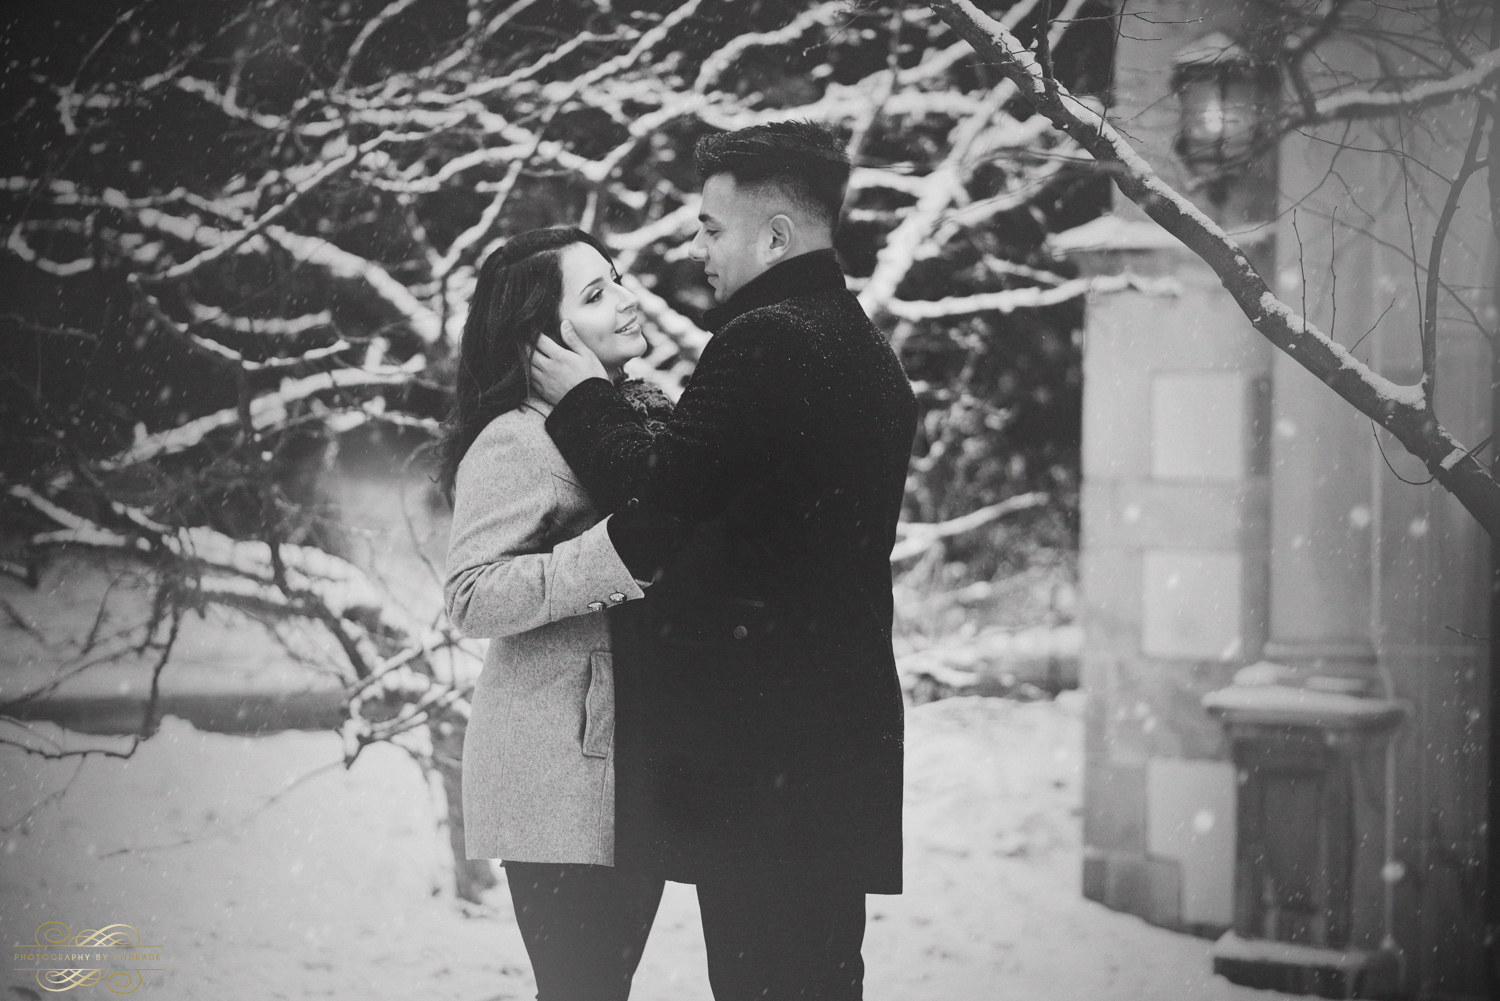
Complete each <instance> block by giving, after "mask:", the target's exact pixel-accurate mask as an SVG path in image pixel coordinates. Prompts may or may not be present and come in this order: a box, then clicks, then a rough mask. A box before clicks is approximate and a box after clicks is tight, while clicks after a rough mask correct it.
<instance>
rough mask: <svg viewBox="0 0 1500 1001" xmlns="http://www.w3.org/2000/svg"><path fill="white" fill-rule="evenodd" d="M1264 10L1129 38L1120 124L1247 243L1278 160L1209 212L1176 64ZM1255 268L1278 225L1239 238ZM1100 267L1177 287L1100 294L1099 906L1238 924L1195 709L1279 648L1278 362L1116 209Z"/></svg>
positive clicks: (1088, 875)
mask: <svg viewBox="0 0 1500 1001" xmlns="http://www.w3.org/2000/svg"><path fill="white" fill-rule="evenodd" d="M1254 7H1255V5H1254V4H1252V3H1248V2H1236V3H1208V2H1206V0H1192V2H1189V0H1169V2H1166V3H1165V4H1160V5H1158V6H1157V7H1156V8H1153V9H1154V10H1155V11H1156V14H1157V16H1156V17H1154V18H1153V30H1152V32H1151V33H1150V34H1151V36H1152V37H1149V38H1147V37H1140V38H1130V37H1122V38H1121V40H1120V43H1119V49H1118V51H1117V59H1116V65H1117V68H1118V75H1117V81H1116V101H1115V105H1114V107H1113V108H1112V115H1113V117H1114V119H1115V120H1116V121H1117V122H1118V123H1119V124H1120V125H1121V126H1122V127H1123V128H1125V129H1126V130H1127V131H1128V132H1129V134H1130V135H1131V137H1132V139H1133V141H1134V142H1135V144H1136V147H1137V149H1138V150H1140V152H1141V153H1142V154H1143V155H1144V156H1145V157H1146V158H1147V160H1148V161H1149V162H1150V163H1151V164H1152V165H1153V166H1154V167H1156V169H1157V170H1158V171H1159V172H1160V173H1161V174H1162V176H1163V177H1164V178H1165V179H1166V180H1167V182H1168V183H1170V184H1172V185H1173V186H1174V187H1176V188H1177V189H1178V190H1179V191H1201V194H1202V197H1201V199H1200V206H1201V207H1202V208H1204V210H1205V211H1208V212H1210V213H1211V214H1212V215H1214V216H1215V217H1216V218H1217V219H1218V220H1219V221H1220V223H1221V224H1222V225H1224V226H1225V227H1226V228H1229V229H1231V230H1239V231H1244V230H1245V227H1246V224H1247V223H1249V222H1252V221H1256V220H1262V219H1265V218H1267V210H1268V206H1269V205H1271V204H1273V202H1274V162H1271V159H1270V158H1266V159H1263V160H1262V161H1260V162H1258V163H1257V164H1256V165H1255V166H1254V167H1253V168H1252V169H1251V170H1250V171H1249V172H1247V175H1246V176H1244V177H1242V178H1240V179H1239V180H1237V181H1235V182H1234V183H1232V184H1230V185H1228V186H1227V188H1225V189H1224V190H1223V191H1221V192H1216V193H1215V194H1223V195H1224V196H1225V197H1224V198H1223V200H1222V201H1219V202H1212V201H1211V200H1210V198H1209V194H1210V193H1209V192H1208V191H1206V190H1202V189H1199V188H1198V187H1197V186H1196V185H1195V184H1194V182H1193V178H1191V177H1190V176H1188V174H1187V173H1186V172H1185V170H1184V169H1183V168H1182V165H1181V164H1180V163H1179V162H1178V161H1177V159H1176V158H1175V156H1174V155H1173V153H1172V144H1173V140H1174V138H1175V137H1176V135H1177V131H1178V124H1179V112H1178V107H1177V99H1176V98H1175V97H1174V96H1173V95H1172V93H1171V87H1172V80H1171V69H1170V67H1171V64H1172V57H1173V55H1174V54H1175V53H1177V52H1178V51H1179V50H1182V49H1184V48H1187V47H1188V46H1190V45H1191V44H1192V43H1194V42H1196V41H1197V40H1199V39H1200V38H1202V37H1203V36H1205V35H1208V34H1210V33H1211V32H1215V31H1219V32H1224V33H1225V34H1227V35H1230V36H1232V37H1235V38H1238V39H1242V40H1244V39H1246V32H1245V30H1244V27H1245V24H1246V23H1247V21H1249V20H1253V17H1252V16H1251V14H1250V13H1247V12H1251V11H1252V9H1253V8H1254ZM1241 243H1242V245H1244V246H1245V248H1246V250H1247V252H1249V253H1251V254H1252V256H1253V257H1254V258H1255V259H1256V260H1257V262H1258V263H1262V264H1264V263H1268V262H1270V261H1271V260H1272V259H1273V251H1274V247H1273V244H1272V240H1271V237H1270V234H1269V232H1268V227H1264V226H1262V227H1260V229H1258V230H1252V231H1250V232H1243V233H1242V237H1241ZM1058 247H1059V249H1063V250H1069V251H1072V252H1075V253H1076V254H1077V256H1078V257H1079V259H1080V261H1081V263H1082V266H1083V270H1084V271H1085V272H1086V273H1091V274H1113V273H1119V272H1122V271H1129V272H1131V273H1134V274H1137V275H1141V276H1143V277H1149V278H1158V279H1168V280H1174V281H1175V282H1176V283H1177V285H1178V291H1177V293H1176V294H1175V295H1153V294H1148V293H1145V292H1136V291H1132V292H1124V293H1118V294H1113V295H1103V296H1098V297H1095V298H1094V299H1093V300H1091V302H1090V304H1089V308H1088V313H1087V320H1086V324H1085V348H1084V365H1083V369H1084V378H1083V397H1084V401H1083V411H1084V412H1083V494H1082V502H1081V503H1082V526H1083V533H1082V540H1081V547H1082V548H1081V553H1080V576H1081V598H1082V606H1081V607H1082V619H1083V627H1084V656H1083V665H1082V666H1083V685H1084V688H1085V690H1086V691H1087V692H1088V695H1089V703H1088V705H1089V716H1088V720H1087V727H1086V738H1085V739H1086V745H1085V752H1086V766H1085V787H1084V804H1085V805H1084V842H1085V858H1084V872H1083V889H1084V893H1085V895H1086V896H1088V897H1090V898H1091V899H1094V900H1099V901H1102V902H1103V903H1105V904H1106V905H1108V906H1110V907H1113V908H1116V909H1121V910H1127V911H1130V912H1133V913H1135V914H1138V915H1140V916H1142V917H1144V918H1146V919H1147V920H1149V921H1152V922H1154V923H1157V924H1162V925H1167V926H1172V927H1188V928H1194V929H1197V930H1205V931H1206V930H1212V929H1223V928H1226V927H1228V926H1229V925H1230V924H1231V923H1232V921H1233V885H1234V845H1235V802H1236V797H1235V789H1236V786H1235V771H1234V767H1233V765H1232V764H1231V763H1230V762H1229V760H1228V754H1227V749H1226V747H1225V743H1224V737H1223V733H1222V730H1221V728H1220V727H1219V725H1218V724H1217V723H1216V722H1215V721H1214V720H1213V719H1212V718H1211V717H1210V716H1209V715H1208V713H1207V712H1206V711H1205V710H1204V708H1203V706H1202V704H1201V700H1202V697H1203V696H1204V695H1205V694H1206V693H1207V692H1209V691H1212V690H1214V689H1217V688H1220V687H1222V686H1223V685H1225V684H1227V683H1228V682H1229V681H1230V679H1231V678H1232V676H1233V675H1234V673H1235V671H1236V670H1238V669H1239V668H1241V667H1243V666H1245V665H1246V664H1247V663H1250V662H1253V661H1255V660H1257V659H1258V658H1259V657H1260V655H1261V648H1262V646H1263V644H1264V642H1265V635H1266V620H1267V617H1268V614H1269V611H1268V607H1267V605H1268V583H1267V573H1268V570H1267V552H1268V548H1269V532H1270V528H1269V504H1270V500H1269V498H1270V492H1269V482H1268V476H1267V473H1268V449H1267V440H1268V433H1269V431H1268V425H1269V413H1268V401H1269V376H1270V367H1271V354H1272V349H1271V347H1270V345H1269V344H1268V343H1267V342H1266V341H1265V340H1264V339H1263V338H1262V337H1261V336H1260V335H1259V334H1257V333H1256V332H1255V331H1254V329H1253V328H1252V327H1251V326H1250V324H1249V321H1247V320H1246V319H1245V318H1244V316H1243V314H1242V313H1241V312H1240V311H1239V309H1238V307H1237V306H1236V305H1235V304H1234V302H1233V300H1232V299H1231V298H1230V297H1229V295H1228V293H1227V292H1226V291H1225V290H1224V289H1223V288H1222V287H1221V286H1220V284H1219V282H1218V279H1217V278H1216V277H1215V276H1214V274H1213V272H1212V271H1211V269H1209V268H1208V266H1207V265H1206V264H1204V263H1203V262H1202V261H1201V260H1200V259H1198V258H1197V257H1196V256H1195V255H1193V254H1192V253H1191V252H1189V251H1188V250H1186V248H1184V247H1182V246H1181V244H1179V243H1178V242H1177V241H1176V240H1175V239H1174V238H1172V237H1170V236H1167V235H1166V234H1165V233H1164V232H1163V231H1162V230H1161V229H1160V228H1159V227H1157V226H1156V224H1155V223H1152V222H1150V221H1149V220H1147V219H1146V218H1145V217H1144V215H1143V214H1142V213H1140V212H1139V210H1137V209H1136V208H1135V207H1134V206H1133V205H1131V204H1129V203H1128V202H1125V201H1124V200H1123V199H1119V198H1117V199H1116V207H1115V214H1114V215H1113V216H1111V217H1106V218H1105V219H1102V220H1099V221H1098V222H1096V223H1092V224H1089V225H1088V226H1085V227H1081V228H1080V229H1079V230H1076V231H1073V232H1072V233H1070V234H1063V236H1062V239H1060V240H1059V241H1058Z"/></svg>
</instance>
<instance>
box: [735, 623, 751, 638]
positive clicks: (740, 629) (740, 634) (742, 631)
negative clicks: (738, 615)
mask: <svg viewBox="0 0 1500 1001" xmlns="http://www.w3.org/2000/svg"><path fill="white" fill-rule="evenodd" d="M749 635H750V630H748V629H746V628H745V627H744V626H735V627H734V638H735V639H737V640H742V639H744V638H745V637H746V636H749Z"/></svg>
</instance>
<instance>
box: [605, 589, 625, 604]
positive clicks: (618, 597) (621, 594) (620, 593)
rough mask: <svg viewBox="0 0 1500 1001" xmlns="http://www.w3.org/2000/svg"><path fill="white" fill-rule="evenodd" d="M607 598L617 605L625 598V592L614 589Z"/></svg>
mask: <svg viewBox="0 0 1500 1001" xmlns="http://www.w3.org/2000/svg"><path fill="white" fill-rule="evenodd" d="M609 600H610V601H613V602H614V603H615V604H616V605H618V604H619V603H620V602H622V601H624V600H625V593H624V592H623V591H616V592H615V593H614V594H612V595H610V596H609Z"/></svg>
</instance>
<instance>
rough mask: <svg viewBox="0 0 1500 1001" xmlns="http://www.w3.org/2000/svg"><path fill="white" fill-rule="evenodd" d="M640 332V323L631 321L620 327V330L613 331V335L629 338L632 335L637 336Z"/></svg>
mask: <svg viewBox="0 0 1500 1001" xmlns="http://www.w3.org/2000/svg"><path fill="white" fill-rule="evenodd" d="M640 332H641V321H640V320H631V321H630V322H629V323H627V324H625V326H623V327H621V328H619V329H618V330H616V331H615V333H617V334H619V335H620V336H621V337H629V336H631V335H632V334H639V333H640Z"/></svg>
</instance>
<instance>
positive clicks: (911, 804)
mask: <svg viewBox="0 0 1500 1001" xmlns="http://www.w3.org/2000/svg"><path fill="white" fill-rule="evenodd" d="M1079 712H1080V699H1079V697H1078V696H1076V695H1070V694H1065V695H1064V696H1063V697H1062V698H1061V699H1059V700H1058V701H1057V702H1036V703H1019V702H1013V701H1008V700H1001V699H987V698H975V697H971V698H956V699H948V700H943V701H939V702H933V703H929V704H927V705H923V706H920V707H918V708H916V709H913V710H911V712H910V714H909V717H908V758H907V810H906V832H907V857H906V873H907V877H906V878H907V887H906V889H907V892H906V893H905V894H904V895H902V896H872V897H870V898H869V916H870V920H869V924H868V931H867V935H866V940H865V950H864V951H865V957H866V962H867V964H868V974H867V981H866V983H867V989H866V996H867V997H868V998H870V999H871V1001H919V999H934V1001H938V999H943V1001H949V999H956V1001H965V999H976V1001H978V999H991V998H995V999H999V998H1006V999H1010V998H1015V999H1027V1001H1045V999H1066V1001H1073V999H1090V1001H1108V999H1120V1001H1126V999H1129V1001H1148V999H1163V1001H1169V999H1170V1001H1178V999H1197V998H1204V999H1231V998H1238V999H1251V998H1261V999H1270V998H1276V997H1279V995H1272V994H1266V993H1264V992H1259V991H1250V990H1247V989H1244V988H1238V987H1234V986H1233V985H1230V984H1228V983H1227V982H1225V981H1224V980H1222V979H1221V978H1216V977H1213V976H1212V975H1211V973H1210V962H1209V958H1208V947H1209V943H1208V942H1207V941H1205V940H1202V939H1196V938H1192V937H1189V936H1185V935H1178V934H1174V933H1172V932H1167V931H1163V930H1161V929H1157V928H1152V927H1150V926H1148V925H1146V924H1145V923H1143V922H1141V921H1139V920H1138V919H1136V918H1133V917H1130V916H1127V915H1121V914H1117V913H1114V912H1111V911H1108V910H1106V909H1105V908H1103V907H1100V906H1099V905H1097V904H1093V903H1091V902H1088V901H1085V900H1083V899H1082V897H1081V896H1080V894H1079V870H1080V855H1079V851H1080V849H1079V821H1078V815H1077V814H1078V803H1079V797H1080V789H1079V777H1080V767H1081V760H1080V757H1081V746H1082V745H1081V732H1080V721H1079V718H1078V717H1079ZM40 728H41V729H47V728H46V726H45V725H41V726H40ZM49 732H50V733H51V734H52V735H53V736H55V737H56V738H57V739H59V740H60V741H64V742H70V743H74V744H76V743H78V742H80V741H83V740H91V741H95V742H99V741H103V742H106V743H110V742H111V741H113V738H81V737H76V736H72V735H67V734H64V733H62V732H61V731H57V730H55V729H52V730H50V731H49ZM112 746H120V742H118V741H114V742H113V743H112ZM338 758H339V745H338V741H337V738H336V737H335V736H334V735H333V734H331V733H315V732H284V733H280V734H275V735H272V736H267V737H259V738H253V737H240V736H228V735H223V734H210V733H200V732H198V731H196V730H194V729H193V728H192V727H190V726H189V725H187V724H186V723H183V722H181V721H179V720H177V719H175V718H168V719H167V720H166V721H165V722H164V725H163V727H162V729H161V732H160V733H159V734H158V735H157V736H156V737H154V738H152V739H151V740H149V741H147V742H145V743H143V744H142V745H141V746H140V747H139V749H138V750H137V751H136V753H135V755H134V756H133V757H132V758H131V759H129V760H127V761H121V760H113V759H102V758H91V759H89V760H88V761H87V762H86V763H84V764H83V765H82V766H79V765H78V764H77V763H76V762H73V761H69V762H45V761H42V760H40V759H37V758H34V757H25V756H22V755H21V754H19V753H17V752H15V751H13V750H10V749H4V750H0V825H3V830H0V838H3V843H0V853H3V854H0V901H3V909H0V935H4V936H6V937H7V941H8V942H10V943H24V942H28V941H30V939H31V935H32V931H33V929H34V928H35V927H36V926H37V925H39V924H41V923H42V922H45V921H61V922H64V923H66V924H68V925H70V927H71V928H72V930H73V931H74V932H76V931H78V930H81V929H83V928H98V927H101V926H103V925H105V924H108V923H111V922H123V923H126V924H129V925H132V926H134V927H135V928H137V929H138V930H139V931H140V932H141V934H142V938H143V941H144V942H145V943H147V944H154V945H159V946H161V949H160V950H158V951H159V952H160V955H161V960H160V961H159V962H155V963H146V964H143V965H148V966H151V965H154V966H160V967H161V970H160V971H159V972H148V973H146V974H144V978H145V982H144V984H143V985H142V987H141V988H140V990H139V993H138V994H137V995H136V996H139V997H144V998H152V999H158V998H159V999H174V1001H175V999H183V1001H188V999H214V1001H225V999H251V1001H260V999H279V998H297V999H302V998H325V997H332V998H360V999H374V1001H380V999H385V998H391V999H397V998H401V999H405V998H417V997H420V998H424V999H433V1001H446V999H452V1001H499V999H507V998H529V997H531V996H532V995H533V989H532V984H531V981H530V974H529V968H528V964H527V961H526V954H525V950H524V949H523V947H522V945H521V941H520V937H519V935H518V933H517V930H516V927H515V923H514V920H513V918H512V916H511V914H510V906H509V898H508V896H507V895H506V893H505V890H504V887H503V886H501V887H499V888H497V889H496V890H493V891H490V893H489V895H488V896H487V898H486V899H487V906H485V907H477V908H476V907H471V906H468V905H463V904H461V903H459V902H457V901H455V899H454V898H453V896H452V891H451V883H450V880H449V878H448V875H447V872H446V870H445V862H444V845H443V841H442V837H441V835H440V833H439V832H438V830H437V828H436V826H435V819H434V818H435V817H436V815H437V814H436V810H435V805H434V800H433V797H432V796H431V794H430V793H429V790H428V788H427V787H426V785H425V784H424V782H423V779H422V777H421V774H420V772H419V771H418V769H417V767H416V766H415V764H414V763H413V762H411V761H410V760H409V759H408V758H406V757H405V756H404V755H403V754H402V753H401V752H400V751H398V750H396V749H394V748H391V747H384V746H376V747H373V748H370V749H369V750H367V752H366V754H365V755H364V756H362V757H361V758H360V759H359V760H358V761H357V762H356V763H355V765H354V767H353V768H352V769H350V770H348V771H345V770H343V769H342V768H341V767H338V766H337V765H335V766H334V767H331V768H325V767H324V766H328V765H330V763H334V762H337V761H338ZM320 769H322V770H320ZM75 772H76V774H75ZM309 773H314V774H311V776H310V777H306V778H304V779H303V780H302V781H300V782H298V779H299V778H302V777H304V776H308V775H309ZM289 786H290V788H288V787H289ZM277 793H280V794H281V795H280V796H279V797H278V798H276V799H275V800H274V801H271V802H267V800H268V798H269V797H271V796H273V795H275V794H277ZM18 965H19V966H24V965H26V964H25V963H13V964H12V966H18ZM31 976H32V975H31V974H27V973H21V972H15V971H14V970H7V971H6V972H5V973H4V974H3V975H0V983H3V984H7V985H8V989H7V990H6V991H5V993H4V995H3V996H4V997H5V998H6V999H7V1001H8V999H16V998H33V997H40V996H43V995H42V993H41V992H39V991H38V990H37V987H36V985H35V983H34V981H32V980H31ZM28 984H29V985H30V986H29V987H28V986H27V985H28ZM89 991H92V992H93V993H94V994H103V993H104V991H105V988H104V987H103V986H102V985H99V986H95V987H90V988H82V989H80V996H86V993H87V992H89ZM709 996H710V994H709V990H708V984H707V978H706V975H705V972H704V969H703V943H702V936H701V932H700V931H699V928H698V917H697V907H696V901H695V898H694V896H693V893H692V889H691V888H690V887H685V886H679V885H676V884H673V885H670V886H669V887H668V892H667V895H666V897H665V899H664V901H663V905H662V909H661V913H660V915H659V917H658V920H657V923H656V927H655V929H654V931H653V933H652V937H651V941H650V943H649V945H648V947H647V951H646V955H645V958H644V960H643V963H642V967H641V970H640V972H639V973H638V974H637V977H636V990H635V993H634V997H636V998H638V999H641V1001H689V999H707V998H709Z"/></svg>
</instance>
